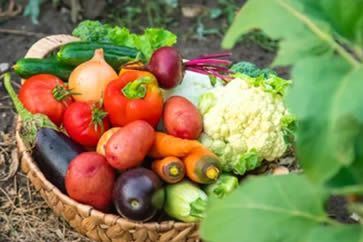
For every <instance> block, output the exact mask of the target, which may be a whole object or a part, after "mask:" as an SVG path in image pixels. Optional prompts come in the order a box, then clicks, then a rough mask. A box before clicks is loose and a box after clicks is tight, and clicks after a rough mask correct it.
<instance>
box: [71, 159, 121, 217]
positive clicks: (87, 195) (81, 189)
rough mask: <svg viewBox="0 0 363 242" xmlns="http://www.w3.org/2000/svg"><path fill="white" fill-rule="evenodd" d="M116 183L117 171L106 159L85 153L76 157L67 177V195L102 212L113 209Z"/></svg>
mask: <svg viewBox="0 0 363 242" xmlns="http://www.w3.org/2000/svg"><path fill="white" fill-rule="evenodd" d="M115 181H116V172H115V170H114V169H113V168H112V167H111V166H110V165H109V164H108V163H107V161H106V159H105V157H103V156H102V155H100V154H98V153H96V152H83V153H81V154H80V155H78V156H76V157H75V158H74V159H73V160H72V161H71V163H70V165H69V167H68V169H67V174H66V177H65V185H66V189H67V193H68V195H69V196H70V197H71V198H73V199H74V200H76V201H78V202H81V203H85V204H88V205H91V206H93V207H94V208H96V209H99V210H101V211H109V209H110V208H111V205H112V190H113V187H114V184H115Z"/></svg>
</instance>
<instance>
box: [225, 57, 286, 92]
mask: <svg viewBox="0 0 363 242" xmlns="http://www.w3.org/2000/svg"><path fill="white" fill-rule="evenodd" d="M230 70H231V71H232V72H234V74H232V76H233V77H238V78H241V79H245V80H247V81H248V82H249V83H250V84H252V85H253V86H256V87H262V88H263V90H264V91H266V92H270V93H272V94H276V95H281V96H283V95H284V93H285V90H286V88H287V87H288V86H289V85H290V84H291V81H289V80H285V79H283V78H281V77H278V76H277V74H276V72H274V71H273V70H272V69H270V68H264V69H260V68H258V67H257V66H256V65H255V64H253V63H250V62H247V61H241V62H238V63H236V64H234V65H232V67H231V68H230Z"/></svg>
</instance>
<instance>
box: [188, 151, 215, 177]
mask: <svg viewBox="0 0 363 242" xmlns="http://www.w3.org/2000/svg"><path fill="white" fill-rule="evenodd" d="M183 162H184V166H185V171H186V175H187V177H188V178H189V179H190V180H192V181H194V182H197V183H201V184H210V183H212V182H214V181H216V180H217V179H218V177H219V173H220V161H219V159H218V157H217V156H216V155H214V154H213V153H212V152H211V151H209V150H207V149H206V148H204V147H202V148H199V149H196V150H193V151H192V152H191V153H190V154H189V155H187V156H186V157H185V158H184V159H183Z"/></svg>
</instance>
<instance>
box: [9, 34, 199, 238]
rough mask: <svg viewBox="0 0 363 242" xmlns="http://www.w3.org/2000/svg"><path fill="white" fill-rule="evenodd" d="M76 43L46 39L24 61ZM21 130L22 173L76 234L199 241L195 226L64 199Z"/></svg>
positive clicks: (67, 39)
mask: <svg viewBox="0 0 363 242" xmlns="http://www.w3.org/2000/svg"><path fill="white" fill-rule="evenodd" d="M77 40H78V39H77V38H75V37H72V36H69V35H53V36H48V37H45V38H43V39H41V40H39V41H38V42H36V43H35V44H34V45H33V46H32V47H31V48H30V49H29V51H28V52H27V54H26V57H35V58H43V57H45V56H46V55H47V54H49V53H50V52H52V51H53V50H55V49H57V48H58V47H60V46H62V45H64V44H66V43H69V42H73V41H77ZM20 127H21V121H20V120H19V119H18V121H17V127H16V140H17V146H18V151H19V154H20V157H21V169H22V170H23V172H24V173H25V174H26V175H27V176H28V178H29V179H30V181H31V182H32V184H33V185H34V187H35V189H36V190H37V191H38V192H39V193H40V194H41V196H42V197H43V198H44V199H45V201H46V202H47V203H48V205H49V206H50V207H51V208H52V209H53V211H54V212H55V213H56V214H57V215H58V216H62V217H63V218H64V219H65V220H66V221H67V222H68V223H69V224H70V225H71V226H72V227H73V228H74V229H75V230H76V231H78V232H79V233H81V234H83V235H85V236H87V237H89V238H90V239H93V240H96V241H115V242H116V241H119V242H128V241H137V242H143V241H161V242H163V241H165V242H166V241H175V242H176V241H178V242H179V241H187V242H192V241H200V240H199V236H198V224H194V223H181V222H175V221H165V222H161V223H156V222H151V223H136V222H133V221H129V220H126V219H123V218H121V217H120V216H116V215H113V214H105V213H102V212H100V211H97V210H96V209H94V208H92V207H90V206H87V205H84V204H80V203H78V202H76V201H74V200H73V199H71V198H69V197H68V196H66V195H64V194H63V193H61V192H60V190H59V189H58V188H56V187H55V186H54V185H52V184H51V183H50V182H49V181H48V180H47V179H46V178H45V177H44V175H43V174H42V172H41V171H40V170H39V169H38V167H37V165H36V163H35V162H34V160H33V158H32V157H31V155H30V153H29V152H28V151H27V150H26V147H25V145H24V142H23V140H22V138H21V137H20V135H19V130H20Z"/></svg>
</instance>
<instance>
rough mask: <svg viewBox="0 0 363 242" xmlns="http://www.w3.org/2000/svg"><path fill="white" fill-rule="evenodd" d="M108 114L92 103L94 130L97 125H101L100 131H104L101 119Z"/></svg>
mask: <svg viewBox="0 0 363 242" xmlns="http://www.w3.org/2000/svg"><path fill="white" fill-rule="evenodd" d="M107 115H108V113H107V112H105V111H103V109H102V108H99V107H98V105H94V106H93V107H92V124H93V125H94V128H95V130H96V131H97V130H98V126H100V127H101V131H102V132H103V131H104V128H105V127H104V126H103V119H104V118H105V117H106V116H107Z"/></svg>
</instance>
